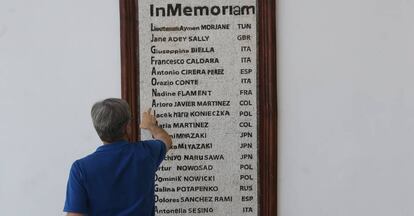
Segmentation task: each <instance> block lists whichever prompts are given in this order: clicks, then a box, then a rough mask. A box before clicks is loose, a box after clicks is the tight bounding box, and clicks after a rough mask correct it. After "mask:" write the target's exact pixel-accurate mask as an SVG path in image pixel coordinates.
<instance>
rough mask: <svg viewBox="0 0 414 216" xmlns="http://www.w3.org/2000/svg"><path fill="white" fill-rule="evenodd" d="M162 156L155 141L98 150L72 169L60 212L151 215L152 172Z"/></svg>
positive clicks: (162, 148)
mask: <svg viewBox="0 0 414 216" xmlns="http://www.w3.org/2000/svg"><path fill="white" fill-rule="evenodd" d="M165 153H166V148H165V144H164V143H163V142H162V141H159V140H151V141H141V142H137V143H128V142H126V141H119V142H114V143H111V144H105V145H103V146H101V147H99V148H98V149H97V150H96V152H94V153H92V154H90V155H88V156H87V157H85V158H82V159H80V160H77V161H75V163H74V164H73V165H72V168H71V171H70V176H69V181H68V188H67V195H66V203H65V209H64V210H65V211H67V212H79V213H84V214H88V216H94V215H99V216H106V215H108V216H109V215H110V216H127V215H140V216H141V215H142V216H147V215H148V216H149V215H154V208H153V207H154V178H155V172H156V170H157V168H158V166H159V164H160V163H161V162H162V160H163V159H164V157H165Z"/></svg>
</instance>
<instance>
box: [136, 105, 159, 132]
mask: <svg viewBox="0 0 414 216" xmlns="http://www.w3.org/2000/svg"><path fill="white" fill-rule="evenodd" d="M154 126H157V119H156V118H155V116H154V115H153V114H152V113H151V108H149V109H148V110H147V111H146V112H143V113H142V119H141V124H140V125H139V127H140V128H142V129H148V130H151V128H153V127H154Z"/></svg>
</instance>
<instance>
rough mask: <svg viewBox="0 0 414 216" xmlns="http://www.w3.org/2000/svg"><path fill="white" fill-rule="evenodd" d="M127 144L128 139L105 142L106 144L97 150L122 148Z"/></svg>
mask: <svg viewBox="0 0 414 216" xmlns="http://www.w3.org/2000/svg"><path fill="white" fill-rule="evenodd" d="M126 144H128V141H126V140H120V141H115V142H113V143H109V144H104V145H101V146H99V147H98V148H97V149H96V151H97V152H100V151H108V150H114V149H120V148H122V147H123V146H125V145H126Z"/></svg>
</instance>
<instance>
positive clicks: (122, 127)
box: [91, 98, 131, 143]
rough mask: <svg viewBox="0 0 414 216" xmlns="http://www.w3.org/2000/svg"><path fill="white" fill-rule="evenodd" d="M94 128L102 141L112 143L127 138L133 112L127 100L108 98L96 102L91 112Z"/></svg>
mask: <svg viewBox="0 0 414 216" xmlns="http://www.w3.org/2000/svg"><path fill="white" fill-rule="evenodd" d="M91 115H92V121H93V126H94V127H95V130H96V132H97V133H98V135H99V137H100V138H101V140H102V141H104V142H106V143H111V142H114V141H117V140H121V139H123V138H125V135H126V127H127V125H128V122H129V120H130V119H131V110H130V109H129V105H128V103H127V102H126V101H125V100H122V99H118V98H108V99H105V100H103V101H99V102H96V103H95V104H94V105H93V106H92V110H91Z"/></svg>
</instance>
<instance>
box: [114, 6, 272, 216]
mask: <svg viewBox="0 0 414 216" xmlns="http://www.w3.org/2000/svg"><path fill="white" fill-rule="evenodd" d="M131 7H132V8H131ZM258 13H259V8H258V5H257V3H256V1H254V0H243V1H240V0H226V1H219V0H210V1H201V0H198V1H194V0H169V1H161V0H158V1H154V0H141V1H139V2H137V1H121V19H122V20H121V28H122V29H121V33H122V35H121V38H122V39H123V42H124V44H123V50H122V54H123V57H122V59H123V63H122V65H123V79H122V80H123V97H124V98H125V99H127V100H128V101H129V102H130V104H131V105H132V109H133V117H134V118H139V113H140V112H142V111H143V110H146V109H148V108H150V107H152V108H153V110H155V115H156V117H157V119H158V121H159V125H160V126H161V127H163V128H164V129H165V130H166V131H168V132H169V133H170V134H171V136H172V138H173V145H174V146H173V149H172V150H170V151H169V152H168V154H167V156H166V158H165V161H164V162H163V163H162V164H161V166H160V168H159V170H158V172H157V176H156V188H155V191H156V197H155V200H156V210H155V213H156V215H223V216H225V215H269V213H270V214H272V212H274V213H275V210H270V211H263V210H261V211H260V210H259V209H260V208H261V207H263V206H264V205H263V203H261V202H263V201H264V199H266V198H265V197H266V196H268V195H269V192H266V191H265V192H262V193H264V195H263V194H262V193H261V192H260V189H262V190H263V188H264V187H263V186H265V185H264V184H263V183H261V182H263V180H266V179H269V177H271V176H268V173H264V171H266V170H264V168H266V167H269V165H268V164H267V163H269V158H267V159H266V158H264V160H261V159H263V155H264V154H265V153H263V151H264V150H266V149H268V147H266V146H265V145H269V143H268V141H266V139H264V138H263V137H261V134H263V133H262V131H269V128H267V130H266V128H263V127H262V128H261V127H260V125H261V124H263V120H262V119H261V118H263V116H266V115H269V114H265V113H264V114H262V113H261V110H263V109H262V108H261V106H260V105H259V103H260V101H266V100H264V99H265V98H264V97H260V93H261V92H263V91H261V90H260V88H259V86H260V85H261V83H263V82H259V79H260V78H263V76H261V75H260V73H259V72H258V68H260V67H258V61H257V58H258V56H260V53H259V52H258V51H259V48H260V47H258V42H260V41H259V38H258V35H259V34H258V23H260V22H258V17H260V16H258ZM131 26H132V27H131ZM127 30H129V31H130V32H132V33H130V32H127ZM131 36H132V37H131ZM272 64H274V62H273V63H272ZM272 64H271V65H272ZM272 85H273V86H274V85H275V83H274V84H272ZM274 91H276V90H275V89H274ZM274 93H276V92H274ZM271 105H274V104H271ZM273 108H275V107H273ZM268 110H269V109H268ZM270 111H271V112H274V111H275V110H272V109H270ZM270 115H275V114H274V113H270ZM259 116H260V117H261V118H259ZM272 120H275V119H272ZM272 123H274V124H276V122H272ZM275 126H276V125H274V127H275ZM272 128H273V126H272ZM272 128H271V129H270V130H272ZM259 129H260V131H259ZM273 129H274V128H273ZM132 131H133V133H136V134H137V135H138V134H139V135H140V136H141V139H150V138H151V135H150V134H149V133H148V132H147V131H145V130H143V131H138V129H137V127H136V125H134V127H133V128H132ZM267 136H269V135H267ZM137 138H138V136H136V137H132V139H137ZM272 139H273V140H274V138H272ZM274 144H275V143H274ZM271 149H275V148H273V147H271ZM259 150H260V152H259ZM270 159H272V158H270ZM273 159H274V158H273ZM274 160H275V159H274ZM261 163H265V164H261ZM273 163H274V164H276V160H275V161H273ZM266 164H267V165H266ZM261 167H262V168H261ZM271 167H273V166H272V165H271ZM260 168H261V169H262V170H260ZM266 169H268V168H266ZM274 171H275V170H272V173H271V174H272V175H273V174H274ZM261 173H263V174H264V175H266V176H264V177H263V178H264V179H261V178H262V176H261ZM274 180H275V179H274ZM272 181H273V180H272ZM274 182H275V181H274ZM269 183H270V182H269ZM270 187H272V188H273V187H274V188H275V185H273V186H270ZM272 195H274V196H276V194H275V193H273V194H272ZM272 200H273V199H272ZM274 201H275V199H274ZM267 204H271V202H269V201H268V202H267ZM273 204H274V205H275V203H273ZM270 208H275V207H270ZM266 212H267V213H266Z"/></svg>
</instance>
